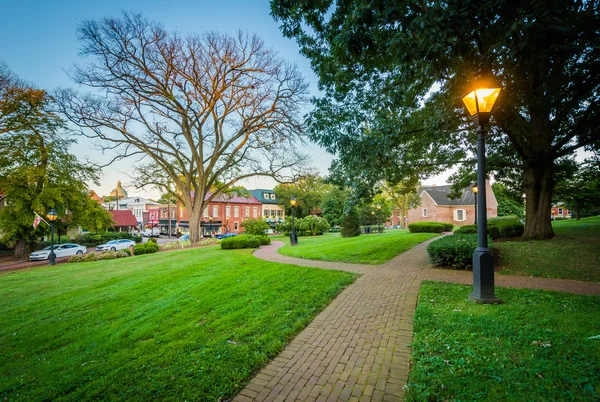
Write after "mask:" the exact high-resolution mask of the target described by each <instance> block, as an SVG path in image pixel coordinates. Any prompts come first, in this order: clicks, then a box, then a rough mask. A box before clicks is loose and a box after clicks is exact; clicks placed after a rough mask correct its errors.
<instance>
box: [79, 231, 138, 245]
mask: <svg viewBox="0 0 600 402" xmlns="http://www.w3.org/2000/svg"><path fill="white" fill-rule="evenodd" d="M118 239H131V240H134V241H135V242H136V243H139V242H141V241H142V237H141V236H133V235H131V234H130V233H117V232H103V233H86V234H84V235H83V236H80V237H78V239H77V240H78V241H77V242H78V243H79V244H82V245H84V246H87V247H96V246H97V245H99V244H103V243H106V242H107V241H110V240H118Z"/></svg>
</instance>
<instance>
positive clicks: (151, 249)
mask: <svg viewBox="0 0 600 402" xmlns="http://www.w3.org/2000/svg"><path fill="white" fill-rule="evenodd" d="M144 246H145V249H146V254H154V253H156V252H157V251H158V244H156V243H152V242H148V243H146V244H145V245H144ZM136 247H137V244H136Z"/></svg>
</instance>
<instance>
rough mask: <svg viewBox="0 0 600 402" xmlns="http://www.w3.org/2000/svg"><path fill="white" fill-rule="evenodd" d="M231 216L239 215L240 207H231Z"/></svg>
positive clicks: (237, 216)
mask: <svg viewBox="0 0 600 402" xmlns="http://www.w3.org/2000/svg"><path fill="white" fill-rule="evenodd" d="M233 216H234V217H236V218H239V217H240V207H233Z"/></svg>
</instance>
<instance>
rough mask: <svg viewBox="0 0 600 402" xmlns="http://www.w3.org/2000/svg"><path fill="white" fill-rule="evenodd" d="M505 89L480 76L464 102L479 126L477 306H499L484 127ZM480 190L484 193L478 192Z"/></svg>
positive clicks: (474, 297) (472, 296)
mask: <svg viewBox="0 0 600 402" xmlns="http://www.w3.org/2000/svg"><path fill="white" fill-rule="evenodd" d="M501 89H502V87H501V86H500V85H499V84H498V83H497V82H495V81H494V80H493V79H492V78H491V76H489V75H486V74H483V73H482V72H479V73H478V74H477V76H476V77H475V81H474V82H473V84H472V86H471V89H470V91H469V93H467V94H466V95H465V96H464V97H463V98H462V100H463V102H464V104H465V106H466V107H467V110H468V112H469V114H470V115H471V117H472V119H473V121H474V122H475V124H477V125H478V126H479V127H478V130H477V188H478V192H477V193H478V194H479V196H478V197H477V204H478V207H479V208H478V216H477V237H478V241H477V245H478V247H477V248H476V249H475V252H474V253H473V292H472V293H471V294H470V295H469V300H471V301H474V302H476V303H499V302H500V300H498V298H497V297H496V296H495V295H494V258H493V256H492V252H491V250H490V249H489V248H488V242H487V216H486V195H485V193H486V191H485V174H486V171H485V134H486V131H485V125H486V124H488V123H489V121H490V114H491V112H492V108H493V107H494V104H495V103H496V99H498V95H499V94H500V90H501ZM479 190H481V191H479Z"/></svg>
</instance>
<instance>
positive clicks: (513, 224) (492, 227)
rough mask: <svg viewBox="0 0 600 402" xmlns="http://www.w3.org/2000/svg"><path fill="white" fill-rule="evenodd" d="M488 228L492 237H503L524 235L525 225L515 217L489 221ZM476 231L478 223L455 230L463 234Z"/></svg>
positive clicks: (456, 232)
mask: <svg viewBox="0 0 600 402" xmlns="http://www.w3.org/2000/svg"><path fill="white" fill-rule="evenodd" d="M487 230H488V236H490V237H491V238H492V239H502V238H511V237H521V236H523V231H524V230H525V226H523V224H522V223H521V222H519V221H517V220H515V219H512V220H509V219H499V220H494V221H488V224H487ZM475 233H477V225H465V226H462V227H460V228H459V229H457V230H456V231H455V232H454V234H463V235H465V234H475Z"/></svg>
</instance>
